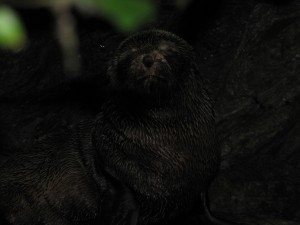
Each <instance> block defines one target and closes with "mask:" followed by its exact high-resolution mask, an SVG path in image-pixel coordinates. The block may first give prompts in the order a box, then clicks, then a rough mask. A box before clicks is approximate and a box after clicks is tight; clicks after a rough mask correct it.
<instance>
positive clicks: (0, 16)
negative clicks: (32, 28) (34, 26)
mask: <svg viewBox="0 0 300 225" xmlns="http://www.w3.org/2000/svg"><path fill="white" fill-rule="evenodd" d="M25 41H26V35H25V31H24V28H23V25H22V23H21V21H20V19H19V17H18V16H17V14H16V13H15V12H14V11H13V10H12V9H11V8H9V7H7V6H0V47H3V48H6V49H11V50H18V49H20V48H22V47H23V46H24V44H25Z"/></svg>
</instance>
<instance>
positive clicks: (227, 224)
mask: <svg viewBox="0 0 300 225" xmlns="http://www.w3.org/2000/svg"><path fill="white" fill-rule="evenodd" d="M201 207H202V211H203V217H201V218H202V220H203V222H204V224H205V225H250V224H245V223H239V222H232V221H227V220H225V219H221V218H217V217H215V216H214V215H213V214H212V213H211V211H210V207H209V199H208V193H207V192H203V193H202V194H201Z"/></svg>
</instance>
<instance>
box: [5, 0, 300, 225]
mask: <svg viewBox="0 0 300 225" xmlns="http://www.w3.org/2000/svg"><path fill="white" fill-rule="evenodd" d="M157 2H158V3H159V4H158V5H159V10H158V20H157V21H156V22H153V23H152V24H151V25H149V27H158V28H163V29H166V30H171V31H173V32H175V33H177V34H179V35H180V36H182V37H183V38H185V39H186V40H187V41H188V42H189V43H190V44H192V45H193V46H194V48H195V50H196V52H197V55H198V59H199V60H198V61H199V63H198V64H199V67H200V71H201V72H202V73H203V75H204V76H205V77H206V78H207V79H208V80H209V82H210V85H211V94H212V96H213V97H214V99H215V108H216V116H217V126H218V132H219V136H220V142H221V146H222V151H223V162H222V166H221V171H220V174H219V176H218V177H217V179H216V181H215V182H214V184H213V186H212V189H211V191H210V197H211V200H212V203H213V204H212V208H213V210H214V211H217V212H219V214H222V215H230V216H231V215H236V216H237V217H241V218H242V219H245V218H247V219H246V220H250V221H251V220H253V221H255V224H266V225H267V224H278V225H283V224H291V225H293V224H299V223H300V193H299V192H300V188H299V185H300V164H299V162H300V151H299V150H300V116H299V115H300V42H299V40H300V3H299V2H298V1H289V2H285V3H284V4H282V3H281V2H280V1H277V2H273V1H269V2H268V1H264V2H262V1H251V0H249V1H238V0H223V1H221V0H214V1H195V2H194V3H192V5H191V6H190V7H189V8H188V9H187V10H186V11H184V12H183V11H180V10H179V9H178V8H177V7H175V6H174V4H173V3H172V1H158V0H157ZM18 12H19V14H20V16H21V18H22V19H23V20H24V24H25V26H26V28H27V31H28V40H29V43H28V45H27V46H26V48H25V49H23V50H22V51H20V52H18V53H12V52H9V51H5V50H1V51H0V101H1V102H0V124H1V127H2V130H1V135H0V136H1V138H0V142H1V146H2V147H3V148H2V149H7V148H16V149H18V148H20V147H22V146H24V145H29V144H30V143H31V142H32V141H33V140H36V139H39V138H41V137H43V136H47V135H49V134H50V133H53V132H57V131H63V130H65V129H67V128H69V127H71V126H73V125H74V124H77V123H78V122H81V121H84V120H89V119H93V118H95V115H96V114H97V112H98V110H99V108H100V106H101V97H102V93H101V90H102V89H103V86H104V85H105V79H104V74H105V69H106V64H107V61H108V60H109V58H110V56H111V54H112V52H113V51H114V49H115V48H116V47H117V45H118V44H119V42H120V41H121V40H122V39H123V38H124V37H125V36H126V35H125V34H123V33H120V32H118V31H116V30H115V29H114V28H113V27H112V26H111V25H110V24H109V23H107V22H105V21H103V20H101V19H99V18H98V17H93V16H91V17H85V16H83V15H82V14H79V13H77V12H75V13H74V14H75V15H76V20H77V31H78V37H79V43H80V49H79V55H78V57H79V58H80V60H81V62H82V73H81V74H80V75H79V76H77V77H70V76H68V74H67V73H65V72H64V65H63V56H62V53H61V48H60V46H59V43H58V41H57V38H56V34H55V32H54V30H55V29H54V22H53V21H54V18H53V15H52V14H51V13H50V12H49V11H48V10H47V9H18ZM41 23H42V24H43V25H42V26H41ZM91 87H92V88H91ZM194 220H196V219H195V218H194V219H193V218H192V219H191V223H192V221H194Z"/></svg>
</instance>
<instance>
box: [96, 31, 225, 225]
mask: <svg viewBox="0 0 300 225" xmlns="http://www.w3.org/2000/svg"><path fill="white" fill-rule="evenodd" d="M162 46H163V47H162ZM132 49H134V51H132ZM155 54H156V55H159V56H160V57H159V60H157V65H156V64H153V66H156V68H155V69H154V72H158V74H149V75H148V72H147V68H146V69H140V67H142V66H143V65H136V63H132V62H133V61H138V59H139V57H140V56H145V55H147V56H148V55H150V56H151V55H155ZM153 57H154V58H155V56H153ZM155 59H156V58H155ZM155 59H154V61H155ZM138 63H140V64H142V62H138ZM164 64H167V66H166V68H168V67H169V68H170V69H169V71H166V72H165V71H164V70H160V68H163V67H164ZM108 74H109V76H110V77H109V78H110V79H111V86H112V88H111V89H112V90H111V97H110V99H109V100H108V101H107V103H106V104H105V105H104V106H103V113H102V114H101V116H100V117H99V118H98V120H97V122H96V125H95V129H94V135H93V141H94V145H95V147H96V151H97V155H98V160H99V163H100V164H101V165H102V167H103V168H104V169H105V170H107V171H109V172H110V173H111V174H112V175H113V176H114V177H115V178H117V179H118V180H120V181H121V182H122V183H124V184H126V185H127V186H129V187H130V188H131V189H132V190H133V192H134V193H135V194H136V196H137V202H138V205H139V207H140V215H141V219H142V220H143V221H147V222H153V221H157V220H159V219H162V218H165V217H174V216H175V215H178V214H180V213H183V212H186V211H188V210H190V209H191V208H192V207H193V206H194V205H195V203H196V202H197V201H199V200H200V194H201V192H203V191H205V190H206V189H207V188H208V185H209V184H210V183H211V181H212V179H213V178H214V177H215V176H216V172H217V169H218V165H219V148H218V144H217V138H216V134H215V124H214V112H213V109H212V103H211V100H210V98H209V96H208V95H207V92H206V90H205V86H204V84H203V83H202V79H201V77H200V76H201V75H200V74H199V73H198V71H197V68H196V66H195V61H194V54H193V51H192V49H191V47H190V46H189V45H188V44H187V43H186V42H185V41H184V40H182V39H181V38H179V37H177V36H175V35H174V34H171V33H168V32H165V31H160V30H152V31H145V32H141V33H138V34H137V35H134V36H131V37H130V38H128V39H127V40H125V41H124V42H123V43H122V44H121V46H120V48H119V49H118V50H117V53H116V55H115V58H114V59H113V60H112V63H111V67H110V68H109V72H108ZM153 75H159V76H161V77H162V79H165V80H163V81H160V80H159V79H158V80H155V81H153V85H154V87H153V88H154V89H155V91H152V92H151V91H149V90H147V88H148V86H147V85H148V84H147V83H146V82H145V83H143V84H139V83H134V82H135V81H136V80H138V79H139V77H141V76H149V78H146V79H152V78H151V76H153ZM160 82H166V83H167V85H160Z"/></svg>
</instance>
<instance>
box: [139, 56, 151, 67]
mask: <svg viewBox="0 0 300 225" xmlns="http://www.w3.org/2000/svg"><path fill="white" fill-rule="evenodd" d="M142 61H143V64H144V66H145V67H146V68H150V67H151V66H152V65H153V64H154V59H153V57H152V56H151V55H144V56H143V60H142Z"/></svg>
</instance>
